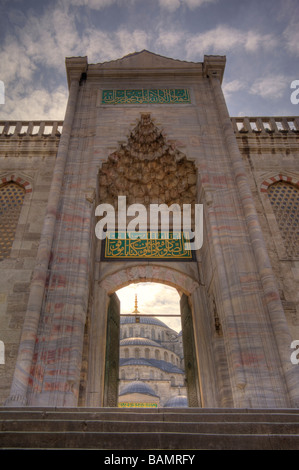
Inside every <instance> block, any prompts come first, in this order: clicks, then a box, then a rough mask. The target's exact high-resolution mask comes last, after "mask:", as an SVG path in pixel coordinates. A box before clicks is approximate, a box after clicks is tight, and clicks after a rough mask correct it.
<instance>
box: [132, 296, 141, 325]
mask: <svg viewBox="0 0 299 470" xmlns="http://www.w3.org/2000/svg"><path fill="white" fill-rule="evenodd" d="M132 313H135V314H136V313H140V312H139V310H138V301H137V294H135V309H134V310H133V312H132ZM135 323H140V317H139V316H138V315H136V316H135Z"/></svg>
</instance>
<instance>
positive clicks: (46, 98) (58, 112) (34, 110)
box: [1, 87, 67, 121]
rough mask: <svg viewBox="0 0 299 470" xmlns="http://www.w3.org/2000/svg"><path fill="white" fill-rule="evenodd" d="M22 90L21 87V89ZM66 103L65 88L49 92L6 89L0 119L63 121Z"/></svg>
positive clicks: (44, 90) (43, 90)
mask: <svg viewBox="0 0 299 470" xmlns="http://www.w3.org/2000/svg"><path fill="white" fill-rule="evenodd" d="M22 88H23V87H22ZM66 103H67V90H66V88H63V87H59V88H58V89H57V90H55V91H53V92H51V91H48V90H46V89H38V90H33V89H29V90H27V93H26V95H24V93H23V89H21V90H20V89H19V88H18V87H17V88H16V89H14V90H11V89H8V90H6V94H5V105H4V106H1V119H14V120H23V121H27V120H29V119H30V120H39V119H42V118H43V117H45V116H46V119H49V120H53V121H54V120H63V119H64V114H65V109H66Z"/></svg>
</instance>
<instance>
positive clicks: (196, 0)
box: [182, 0, 218, 10]
mask: <svg viewBox="0 0 299 470" xmlns="http://www.w3.org/2000/svg"><path fill="white" fill-rule="evenodd" d="M182 1H183V3H185V4H186V5H187V6H188V7H189V8H190V9H191V10H194V9H195V8H198V7H201V6H202V5H204V4H206V3H216V2H218V0H182Z"/></svg>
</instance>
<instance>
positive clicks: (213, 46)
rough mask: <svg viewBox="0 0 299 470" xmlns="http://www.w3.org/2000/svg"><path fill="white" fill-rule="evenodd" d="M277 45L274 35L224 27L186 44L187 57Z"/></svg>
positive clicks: (194, 38)
mask: <svg viewBox="0 0 299 470" xmlns="http://www.w3.org/2000/svg"><path fill="white" fill-rule="evenodd" d="M276 44H277V40H276V38H275V36H274V35H270V34H266V35H262V34H259V33H257V32H255V31H243V30H241V29H237V28H232V27H229V26H226V25H219V26H217V27H216V28H213V29H210V30H209V31H206V32H204V33H200V34H197V35H194V36H192V37H191V38H190V39H189V40H188V43H187V46H186V49H187V51H188V56H194V55H195V54H196V55H198V54H204V53H205V54H206V53H214V54H225V53H227V52H231V51H233V50H238V51H240V50H241V49H242V48H243V49H245V50H246V51H247V52H256V51H257V50H259V49H271V48H273V47H274V46H275V45H276Z"/></svg>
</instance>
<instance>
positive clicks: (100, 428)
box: [0, 408, 299, 450]
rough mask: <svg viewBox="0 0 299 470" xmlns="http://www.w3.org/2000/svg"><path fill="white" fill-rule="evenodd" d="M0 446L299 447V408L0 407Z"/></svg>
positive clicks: (120, 448)
mask: <svg viewBox="0 0 299 470" xmlns="http://www.w3.org/2000/svg"><path fill="white" fill-rule="evenodd" d="M0 448H1V449H103V450H106V449H113V450H128V449H130V450H141V449H142V450H146V449H163V450H171V449H175V450H183V449H189V450H191V449H196V450H201V449H219V450H220V449H222V450H229V449H231V450H237V449H240V450H243V449H244V450H245V449H256V450H259V449H277V450H278V449H279V450H298V449H299V410H294V409H291V410H218V409H217V410H207V409H204V410H202V409H193V412H192V410H191V409H175V410H174V409H167V410H166V409H163V410H161V409H158V410H137V411H136V410H135V411H132V410H128V409H113V408H109V409H107V408H101V409H87V408H83V409H80V408H76V409H70V408H63V409H49V408H47V409H37V408H30V409H28V408H15V409H9V408H0Z"/></svg>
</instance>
